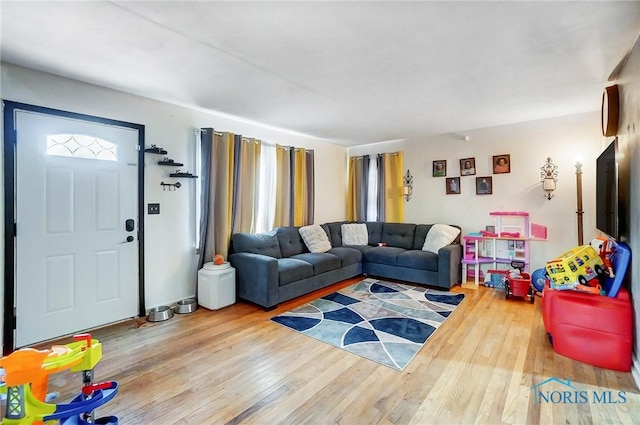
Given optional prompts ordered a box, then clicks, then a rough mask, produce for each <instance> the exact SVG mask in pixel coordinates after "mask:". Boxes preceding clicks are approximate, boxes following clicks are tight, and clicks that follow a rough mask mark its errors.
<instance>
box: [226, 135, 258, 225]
mask: <svg viewBox="0 0 640 425" xmlns="http://www.w3.org/2000/svg"><path fill="white" fill-rule="evenodd" d="M240 145H241V146H240V150H239V152H238V154H239V161H238V163H237V164H236V166H237V167H238V172H237V173H236V177H237V178H238V181H237V182H236V185H235V191H236V194H235V196H236V199H235V208H234V210H235V214H234V220H233V233H238V232H253V231H255V216H256V213H257V208H258V204H257V188H258V184H259V183H258V171H259V170H260V163H259V161H260V149H261V148H262V142H261V141H260V140H257V139H242V141H241V142H240Z"/></svg>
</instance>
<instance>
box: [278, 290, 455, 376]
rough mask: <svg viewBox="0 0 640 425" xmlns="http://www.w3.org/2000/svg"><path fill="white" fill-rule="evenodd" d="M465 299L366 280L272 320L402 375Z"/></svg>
mask: <svg viewBox="0 0 640 425" xmlns="http://www.w3.org/2000/svg"><path fill="white" fill-rule="evenodd" d="M463 299H464V294H456V293H453V292H446V291H438V290H435V289H426V290H425V288H419V287H415V286H411V285H403V284H400V283H393V282H385V281H381V280H377V279H364V280H362V281H360V282H358V283H355V284H353V285H351V286H349V287H346V288H344V289H341V290H340V291H338V292H334V293H332V294H329V295H326V296H324V297H322V298H318V299H316V300H313V301H311V302H309V303H307V304H305V305H302V306H300V307H297V308H295V309H293V310H290V311H287V312H285V313H283V314H280V315H278V316H275V317H273V318H271V320H272V321H274V322H276V323H278V324H280V325H283V326H286V327H288V328H291V329H293V330H295V331H298V332H300V333H303V334H305V335H308V336H310V337H313V338H315V339H317V340H320V341H322V342H325V343H327V344H331V345H333V346H335V347H338V348H341V349H343V350H346V351H349V352H351V353H354V354H357V355H359V356H361V357H364V358H366V359H369V360H373V361H375V362H378V363H380V364H383V365H385V366H388V367H391V368H393V369H396V370H400V371H401V370H404V368H405V367H406V366H407V364H409V362H410V361H411V359H413V358H414V356H415V355H416V354H417V353H418V351H420V349H421V348H422V346H423V345H424V343H425V342H426V341H427V339H429V337H430V336H431V335H432V334H433V333H434V332H435V330H436V329H438V327H439V326H440V325H442V323H444V321H445V320H446V319H447V317H449V315H450V314H451V312H453V310H455V309H456V307H457V306H458V305H459V304H460V302H462V300H463Z"/></svg>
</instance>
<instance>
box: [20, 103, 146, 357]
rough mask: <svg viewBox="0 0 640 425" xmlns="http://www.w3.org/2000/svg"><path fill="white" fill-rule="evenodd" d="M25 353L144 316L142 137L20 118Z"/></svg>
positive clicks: (60, 120) (23, 114)
mask: <svg viewBox="0 0 640 425" xmlns="http://www.w3.org/2000/svg"><path fill="white" fill-rule="evenodd" d="M15 119H16V128H17V139H16V140H17V142H16V223H17V226H16V229H17V230H16V340H15V341H16V343H15V345H16V347H22V346H25V345H29V344H33V343H35V342H39V341H44V340H47V339H51V338H56V337H59V336H62V335H66V334H70V333H74V332H78V331H82V330H86V329H89V328H93V327H97V326H101V325H104V324H107V323H111V322H115V321H119V320H122V319H126V318H129V317H134V316H136V315H137V314H138V311H137V307H138V282H139V275H138V235H137V233H138V216H137V214H138V196H137V195H138V181H137V167H138V150H137V149H138V147H137V146H138V131H137V130H135V129H131V128H125V127H118V126H111V125H106V124H100V123H95V122H89V121H83V120H79V119H72V118H67V117H59V116H53V115H46V114H40V113H36V112H30V111H17V112H16V116H15Z"/></svg>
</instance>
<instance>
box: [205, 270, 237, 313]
mask: <svg viewBox="0 0 640 425" xmlns="http://www.w3.org/2000/svg"><path fill="white" fill-rule="evenodd" d="M235 302H236V269H234V268H233V267H231V265H230V264H229V263H228V262H226V261H225V262H224V263H222V264H220V265H215V264H213V263H205V264H204V265H203V266H202V268H201V269H200V270H198V304H199V305H201V306H202V307H205V308H208V309H209V310H219V309H221V308H223V307H227V306H230V305H231V304H234V303H235Z"/></svg>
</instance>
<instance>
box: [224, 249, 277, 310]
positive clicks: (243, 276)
mask: <svg viewBox="0 0 640 425" xmlns="http://www.w3.org/2000/svg"><path fill="white" fill-rule="evenodd" d="M229 262H230V263H231V265H232V266H233V267H234V268H235V269H236V288H237V292H238V294H237V295H238V297H239V298H242V299H244V300H247V301H251V302H252V303H255V304H258V305H260V306H262V307H264V308H267V309H270V308H273V307H275V306H276V305H278V260H277V259H275V258H273V257H269V256H267V255H261V254H251V253H248V252H239V253H235V254H231V255H230V256H229Z"/></svg>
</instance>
